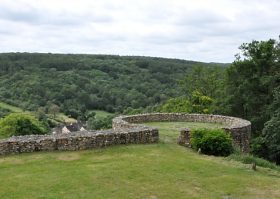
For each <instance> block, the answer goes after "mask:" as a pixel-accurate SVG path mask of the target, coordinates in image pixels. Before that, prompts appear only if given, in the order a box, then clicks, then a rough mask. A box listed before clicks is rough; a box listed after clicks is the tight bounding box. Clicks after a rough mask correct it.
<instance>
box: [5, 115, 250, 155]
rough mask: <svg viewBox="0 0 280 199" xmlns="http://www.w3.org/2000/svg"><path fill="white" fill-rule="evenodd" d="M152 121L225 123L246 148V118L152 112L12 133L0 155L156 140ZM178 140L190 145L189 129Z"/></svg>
mask: <svg viewBox="0 0 280 199" xmlns="http://www.w3.org/2000/svg"><path fill="white" fill-rule="evenodd" d="M152 121H190V122H212V123H222V124H224V126H225V127H224V129H225V130H226V131H227V132H230V134H231V136H232V137H233V140H234V145H235V146H237V147H239V148H240V150H241V151H243V152H248V151H249V140H250V135H251V123H250V122H249V121H246V120H243V119H240V118H235V117H227V116H221V115H203V114H182V113H152V114H141V115H132V116H120V117H116V118H114V119H113V123H112V125H113V129H110V130H102V131H79V132H71V133H68V134H54V135H27V136H14V137H10V138H8V139H2V140H0V155H7V154H17V153H25V152H35V151H54V150H61V151H74V150H84V149H92V148H102V147H108V146H112V145H119V144H146V143H157V142H158V141H159V132H158V129H156V128H151V127H146V126H144V125H141V124H137V123H143V122H152ZM178 143H179V144H182V145H184V146H190V144H189V130H187V129H183V130H182V131H181V134H180V137H179V140H178Z"/></svg>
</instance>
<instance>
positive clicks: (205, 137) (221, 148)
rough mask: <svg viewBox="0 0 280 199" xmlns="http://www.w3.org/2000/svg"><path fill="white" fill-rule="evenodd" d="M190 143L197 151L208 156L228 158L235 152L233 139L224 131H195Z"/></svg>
mask: <svg viewBox="0 0 280 199" xmlns="http://www.w3.org/2000/svg"><path fill="white" fill-rule="evenodd" d="M190 143H191V146H192V148H194V149H195V150H198V149H201V152H202V153H204V154H207V155H216V156H228V155H229V154H231V153H232V152H233V147H232V138H231V137H230V135H229V134H228V133H226V132H225V131H224V130H222V129H194V130H192V131H191V134H190Z"/></svg>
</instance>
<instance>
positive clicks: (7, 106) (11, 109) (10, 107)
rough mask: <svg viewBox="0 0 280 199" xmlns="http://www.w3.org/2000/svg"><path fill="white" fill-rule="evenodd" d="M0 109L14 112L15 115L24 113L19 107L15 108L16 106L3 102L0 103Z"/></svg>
mask: <svg viewBox="0 0 280 199" xmlns="http://www.w3.org/2000/svg"><path fill="white" fill-rule="evenodd" d="M0 107H1V108H4V109H8V110H10V111H11V112H16V113H20V112H24V110H23V109H21V108H19V107H16V106H12V105H9V104H7V103H4V102H0Z"/></svg>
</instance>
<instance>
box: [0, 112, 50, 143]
mask: <svg viewBox="0 0 280 199" xmlns="http://www.w3.org/2000/svg"><path fill="white" fill-rule="evenodd" d="M45 133H47V128H46V126H44V125H43V123H41V122H39V121H38V120H37V119H36V118H35V117H34V116H33V115H30V114H27V113H11V114H9V115H8V116H6V117H5V118H3V119H1V120H0V138H7V137H10V136H13V135H31V134H45Z"/></svg>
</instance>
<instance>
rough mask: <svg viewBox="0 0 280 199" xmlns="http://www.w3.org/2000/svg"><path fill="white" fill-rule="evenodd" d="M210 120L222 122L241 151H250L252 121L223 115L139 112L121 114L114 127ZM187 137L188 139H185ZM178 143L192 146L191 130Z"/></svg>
mask: <svg viewBox="0 0 280 199" xmlns="http://www.w3.org/2000/svg"><path fill="white" fill-rule="evenodd" d="M160 121H169V122H175V121H178V122H207V123H208V122H209V123H221V124H223V126H224V127H223V129H224V130H225V131H227V132H229V133H230V135H231V136H232V138H233V142H234V143H233V144H234V146H235V147H237V148H239V149H240V151H242V152H244V153H247V152H249V150H250V148H249V141H250V138H251V122H249V121H247V120H244V119H241V118H236V117H229V116H223V115H211V114H185V113H150V114H139V115H131V116H120V117H116V118H114V119H113V129H118V128H135V127H143V125H141V124H137V123H144V122H160ZM183 139H187V140H183ZM179 140H180V141H178V143H180V144H182V145H184V146H190V144H189V131H181V133H180V136H179Z"/></svg>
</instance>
